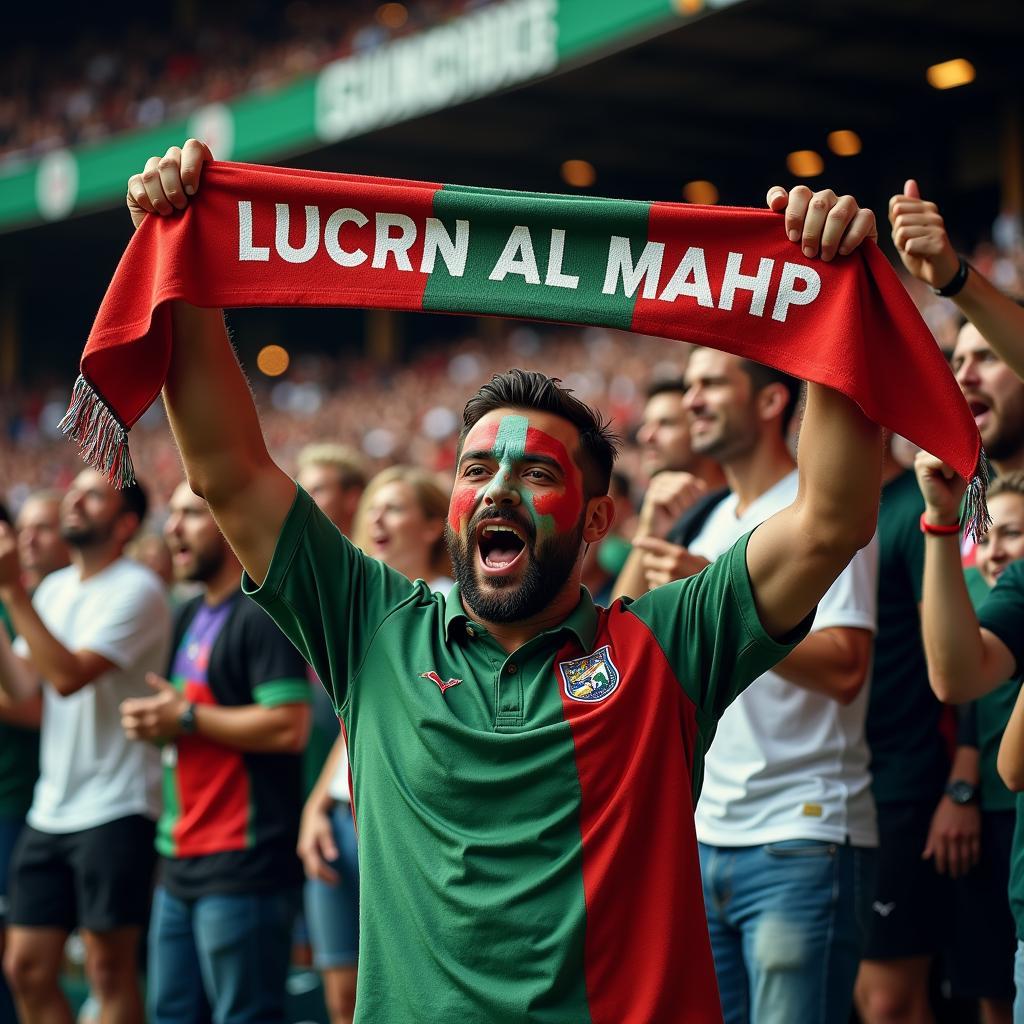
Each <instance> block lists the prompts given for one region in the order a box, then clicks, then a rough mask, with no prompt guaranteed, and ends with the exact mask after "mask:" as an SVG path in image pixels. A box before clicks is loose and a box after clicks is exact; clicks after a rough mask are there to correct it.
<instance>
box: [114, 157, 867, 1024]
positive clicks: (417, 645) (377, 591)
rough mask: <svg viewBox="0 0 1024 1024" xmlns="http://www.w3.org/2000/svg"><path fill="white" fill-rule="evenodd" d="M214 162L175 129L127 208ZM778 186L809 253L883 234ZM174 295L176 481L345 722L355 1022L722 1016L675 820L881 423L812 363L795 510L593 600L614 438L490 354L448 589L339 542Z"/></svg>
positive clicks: (854, 532) (208, 333) (552, 385)
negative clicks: (631, 592) (653, 582)
mask: <svg viewBox="0 0 1024 1024" xmlns="http://www.w3.org/2000/svg"><path fill="white" fill-rule="evenodd" d="M207 158H208V153H207V151H206V150H205V147H204V146H202V145H201V144H199V143H197V142H195V141H190V142H188V143H186V145H185V147H184V149H183V150H179V149H177V148H173V149H172V150H170V151H168V153H167V154H166V156H165V157H164V158H162V159H160V158H153V159H151V160H150V162H149V163H148V164H147V167H146V170H145V171H144V172H143V173H142V174H140V175H135V176H133V178H132V179H131V180H130V182H129V197H128V202H129V207H130V209H131V212H132V216H133V220H134V222H135V224H136V226H138V225H139V224H141V223H142V222H143V221H144V220H145V219H146V217H147V216H148V215H150V214H153V213H156V214H159V215H161V216H173V215H174V214H175V212H176V211H178V210H181V209H183V208H185V207H186V205H187V204H188V202H189V197H190V196H193V195H195V194H196V192H197V191H198V190H199V188H200V177H201V171H202V166H203V163H204V161H205V159H207ZM769 199H770V204H771V206H772V208H773V209H776V210H778V211H782V210H783V209H784V208H785V210H786V216H785V218H784V220H780V223H779V230H785V231H786V232H787V233H788V234H789V236H790V238H791V239H792V240H793V242H794V243H796V242H800V243H801V245H802V249H803V254H804V256H805V257H806V258H808V259H810V258H814V257H817V256H819V255H820V257H821V259H822V260H824V261H826V262H828V261H831V260H832V259H833V257H835V255H836V254H837V252H841V253H846V252H848V251H850V250H852V249H854V248H856V247H857V246H858V245H859V244H860V242H862V241H863V240H864V239H865V238H866V237H868V236H873V235H874V220H873V217H872V215H871V214H870V212H868V211H862V210H859V208H858V207H857V205H856V203H855V202H854V201H853V200H852V198H850V197H844V198H843V199H841V200H837V199H836V197H835V196H834V194H833V193H831V192H823V193H817V194H815V195H814V196H813V197H812V195H811V194H810V192H809V190H807V189H804V188H801V189H797V190H794V192H793V193H792V194H789V193H787V192H786V191H785V190H784V189H782V188H779V187H776V188H774V189H772V191H771V193H770V194H769ZM197 212H198V211H197ZM170 317H171V320H172V324H173V349H172V355H171V361H170V366H169V371H168V374H167V377H166V384H165V389H164V397H165V402H166V405H167V409H168V415H169V418H170V422H171V425H172V429H173V430H174V434H175V438H176V440H177V443H178V445H179V447H180V449H181V452H182V455H183V458H184V461H185V467H186V471H187V474H188V479H189V482H190V484H191V485H192V487H193V489H194V490H195V491H196V492H197V493H200V494H202V495H203V496H204V497H205V498H206V499H207V501H208V502H209V503H210V507H211V508H212V510H213V512H214V514H215V516H216V518H217V520H218V523H219V525H220V526H221V528H222V530H223V532H224V534H225V536H227V538H228V539H229V541H230V542H231V544H232V546H233V547H234V549H235V551H236V553H237V554H238V556H239V559H240V561H241V562H242V564H243V566H244V567H245V569H246V573H247V575H246V577H244V578H243V583H244V586H245V588H246V590H247V592H249V593H250V594H252V596H253V597H254V598H255V599H256V600H257V601H259V602H260V603H262V604H263V605H264V606H265V607H266V608H267V609H268V611H270V613H271V614H272V615H273V616H274V617H275V618H276V619H277V621H278V622H279V624H280V625H281V627H282V629H283V630H284V631H285V632H286V633H287V634H288V635H289V636H290V637H291V638H292V639H293V640H294V641H295V643H296V644H297V646H298V647H299V648H300V650H301V651H302V652H303V654H304V655H305V656H306V657H307V658H308V660H309V661H310V662H311V663H312V664H313V666H314V667H315V668H316V669H317V671H318V673H319V675H320V676H321V678H322V679H323V680H324V681H325V684H326V685H327V686H328V688H329V690H330V691H331V693H332V696H333V698H334V701H335V704H336V706H337V708H338V710H339V713H340V714H341V716H342V719H343V724H344V726H345V728H346V731H347V733H348V737H349V742H350V750H351V757H352V775H353V788H354V796H355V801H354V802H355V814H356V820H357V822H358V824H359V829H360V843H361V856H362V859H363V869H364V876H363V886H364V894H365V895H366V897H367V898H366V899H365V900H364V902H363V906H364V908H365V913H364V920H363V925H364V926H365V929H364V933H363V950H362V953H363V956H362V959H361V970H360V978H359V990H358V995H357V1011H356V1012H357V1020H360V1021H363V1022H369V1021H391V1020H412V1019H439V1020H440V1019H444V1020H454V1019H460V1018H461V1019H467V1020H505V1019H527V1018H529V1019H532V1020H552V1021H554V1020H569V1019H571V1020H591V1021H593V1022H595V1024H596V1022H599V1021H600V1022H607V1024H641V1022H643V1024H651V1022H669V1021H683V1020H685V1021H693V1022H705V1021H706V1022H718V1021H720V1020H721V1010H720V1007H719V1002H718V997H717V992H716V986H715V977H714V968H713V964H712V961H711V952H710V946H709V943H708V938H707V929H706V925H705V922H704V918H703V909H702V897H701V889H700V874H699V867H698V864H697V857H696V847H695V841H694V835H693V817H692V806H693V800H694V799H695V797H696V794H697V793H698V792H699V788H700V780H701V774H702V760H703V753H704V751H705V750H706V749H707V746H708V745H709V744H710V742H711V738H712V736H713V733H714V729H715V723H716V721H717V718H718V717H719V716H720V715H721V713H722V711H723V710H724V708H725V706H726V705H727V704H728V703H729V702H730V701H731V700H732V699H733V698H734V697H735V696H736V695H737V694H738V693H739V692H740V691H741V690H742V689H743V688H744V687H745V686H746V685H747V684H748V683H749V682H750V681H751V680H752V679H753V678H754V677H756V676H757V675H759V674H760V673H761V672H762V671H764V670H765V669H766V668H767V667H769V666H770V665H771V664H773V663H774V662H776V661H777V660H779V659H780V658H781V657H783V656H784V655H785V654H786V653H787V652H788V651H789V650H790V649H791V648H792V646H793V645H794V644H795V643H796V642H798V641H799V640H800V639H801V638H802V636H803V635H804V634H805V632H806V629H807V626H808V624H809V617H810V615H811V613H812V611H813V609H814V607H815V605H816V603H817V601H818V599H819V598H820V597H821V596H822V594H824V593H825V591H826V590H827V589H828V587H829V586H830V585H831V583H832V581H833V580H834V579H835V578H836V576H837V575H838V574H839V572H840V571H841V569H842V568H843V567H844V566H845V565H846V564H847V563H848V562H849V560H850V558H851V557H852V556H853V554H854V553H855V552H856V551H857V550H858V549H859V548H860V547H861V546H863V545H864V544H866V543H867V542H868V541H869V540H870V539H871V537H872V535H873V533H874V529H875V518H876V512H877V502H878V491H879V479H880V462H881V439H880V432H879V430H878V428H877V427H876V426H875V425H874V424H872V423H871V422H870V421H869V420H868V419H867V418H866V417H865V416H864V415H863V414H862V413H861V412H860V411H859V409H858V408H857V406H856V405H855V404H854V403H853V402H852V401H850V400H849V399H847V398H846V397H844V396H842V395H840V394H839V393H838V392H836V391H833V390H831V389H829V388H826V387H823V386H816V385H812V386H811V387H810V389H809V394H808V402H807V414H806V421H805V431H804V436H805V438H809V439H813V440H812V441H808V442H807V443H805V444H804V445H802V447H801V451H800V453H799V454H800V458H799V473H800V480H799V488H798V494H797V498H796V500H795V501H794V503H793V504H792V505H790V506H789V507H788V508H786V509H784V510H783V511H781V512H779V513H778V514H777V515H776V516H774V517H773V518H771V519H769V520H768V521H767V522H766V523H764V524H763V525H762V526H760V527H759V528H758V529H757V530H756V531H754V532H753V533H752V534H750V535H748V536H747V537H744V538H742V539H741V540H740V541H739V542H738V543H737V544H736V545H735V546H734V547H733V549H732V551H731V552H729V553H727V554H724V555H723V556H722V557H721V558H720V559H719V560H718V561H717V562H716V563H715V565H714V566H713V567H711V568H709V569H708V570H707V571H706V572H704V573H701V574H700V575H698V576H697V577H695V578H694V579H692V580H688V581H683V582H681V583H676V584H672V585H670V586H667V587H663V588H659V589H658V590H656V591H653V592H651V593H650V594H648V595H645V596H644V597H643V598H641V599H639V600H638V601H636V602H634V603H633V604H631V605H624V604H619V603H616V604H615V605H613V606H612V608H611V609H610V610H607V611H605V610H603V609H597V608H595V607H594V605H593V603H592V602H591V601H590V598H589V595H588V594H587V593H586V592H585V591H581V589H580V585H579V575H580V565H581V560H582V557H583V554H584V551H585V549H586V546H587V545H589V544H591V543H595V542H598V541H599V540H600V539H601V538H602V537H603V536H604V535H605V534H606V533H607V531H608V529H609V527H610V525H611V522H610V506H611V501H610V499H609V498H608V497H607V493H606V491H607V485H608V476H609V473H610V469H611V464H612V461H613V458H614V441H613V439H612V438H611V437H610V436H609V435H608V434H607V431H606V429H605V428H604V427H603V426H602V424H601V422H600V421H599V420H598V419H597V417H596V416H595V415H594V414H593V413H592V412H591V411H590V410H589V409H587V408H586V407H585V406H583V405H582V403H579V402H578V401H577V400H576V399H574V398H573V397H572V396H571V395H570V394H568V393H567V392H565V391H564V390H563V389H561V388H559V387H558V386H557V382H554V381H552V380H550V379H548V378H544V377H543V376H542V375H540V374H534V373H529V372H524V371H512V372H510V373H508V374H504V375H502V376H500V377H496V378H495V379H494V380H493V381H492V382H491V383H490V384H488V385H485V386H484V387H483V388H481V390H480V392H479V393H478V394H477V395H476V396H475V397H474V398H473V399H471V400H470V402H469V404H468V405H467V409H466V413H465V417H464V424H465V425H464V429H463V432H462V436H461V439H460V441H461V443H460V450H459V457H458V465H457V470H456V484H455V489H454V493H453V496H452V503H451V509H450V515H449V529H448V537H449V546H450V550H451V552H452V556H453V561H454V562H455V564H456V566H457V569H458V573H457V574H458V577H459V586H458V587H456V588H455V590H453V591H452V594H451V595H450V597H449V598H448V599H447V600H446V599H442V598H434V597H432V596H431V595H430V594H429V592H428V591H427V590H426V588H425V586H424V585H423V584H422V583H421V584H410V583H409V582H408V581H406V580H405V579H404V578H402V579H399V578H398V576H397V574H395V573H392V572H390V571H389V570H387V569H386V568H385V567H383V566H381V565H380V564H379V563H376V562H375V561H374V560H372V559H368V558H366V557H364V556H362V555H361V554H360V553H358V552H357V551H356V550H355V549H354V548H352V546H351V545H350V544H348V542H347V541H345V539H344V538H342V537H341V535H340V534H339V533H338V532H337V530H335V529H334V527H333V526H331V524H330V523H329V521H328V520H327V519H326V518H325V517H323V516H322V514H320V513H319V512H318V510H317V509H316V508H315V507H314V506H313V504H312V502H311V500H310V499H309V497H308V496H307V495H306V494H305V493H304V492H302V491H301V490H299V491H298V492H297V491H296V487H295V484H294V483H293V481H292V480H291V479H290V478H289V477H288V476H287V475H286V474H285V473H284V472H283V471H282V470H280V469H279V468H278V467H277V465H276V464H275V463H274V462H273V460H272V459H271V457H270V455H269V454H268V452H267V449H266V445H265V442H264V439H263V436H262V433H261V430H260V425H259V421H258V418H257V415H256V411H255V407H254V406H253V403H252V399H251V396H250V394H249V390H248V387H247V385H246V382H245V379H244V376H243V375H242V372H241V370H240V368H239V366H238V363H237V361H236V359H235V356H234V354H233V352H232V350H231V347H230V344H229V342H228V338H227V334H226V332H225V328H224V320H223V315H222V313H221V312H220V311H219V310H214V309H200V308H196V307H194V306H190V305H187V304H185V303H184V302H175V303H174V304H173V305H172V306H171V310H170ZM837 465H838V466H842V467H843V471H842V472H841V473H836V472H835V467H836V466H837Z"/></svg>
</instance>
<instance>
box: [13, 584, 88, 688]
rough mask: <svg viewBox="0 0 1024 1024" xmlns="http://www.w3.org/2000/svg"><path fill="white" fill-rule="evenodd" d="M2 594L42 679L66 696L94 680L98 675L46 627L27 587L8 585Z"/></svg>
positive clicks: (17, 630) (16, 630)
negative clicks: (84, 664)
mask: <svg viewBox="0 0 1024 1024" xmlns="http://www.w3.org/2000/svg"><path fill="white" fill-rule="evenodd" d="M2 596H3V600H4V603H5V604H6V605H7V610H8V612H10V616H11V622H13V623H14V629H15V632H16V633H17V634H18V635H19V636H21V637H23V638H24V640H25V643H27V644H28V650H29V655H30V659H31V662H32V665H33V666H34V668H35V670H36V671H37V672H38V673H39V675H40V676H41V677H42V678H43V679H45V680H46V681H47V682H49V683H50V684H51V685H52V686H53V687H54V688H55V689H56V690H57V691H58V692H59V693H61V694H62V695H63V696H68V695H70V694H72V693H74V692H75V691H77V690H80V689H81V688H82V687H83V686H85V685H87V684H88V683H90V682H92V680H93V678H95V676H93V675H91V674H90V673H89V672H88V670H86V669H85V668H84V667H83V665H82V662H81V660H80V659H79V657H78V656H77V654H76V653H75V652H74V651H69V650H68V649H67V648H66V647H65V646H64V645H63V644H62V643H61V642H60V641H59V640H58V639H57V638H56V637H55V636H54V635H53V634H52V633H51V632H50V631H49V630H48V629H47V628H46V624H45V623H44V622H43V620H42V619H41V618H40V617H39V613H38V612H37V611H36V610H35V607H34V606H33V604H32V599H31V598H30V597H29V596H28V593H27V591H26V590H25V589H24V587H21V586H13V587H5V588H4V591H3V595H2Z"/></svg>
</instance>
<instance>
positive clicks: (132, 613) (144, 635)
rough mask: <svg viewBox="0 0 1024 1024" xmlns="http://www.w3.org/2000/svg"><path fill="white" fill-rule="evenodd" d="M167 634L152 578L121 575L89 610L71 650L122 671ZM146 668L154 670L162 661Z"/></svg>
mask: <svg viewBox="0 0 1024 1024" xmlns="http://www.w3.org/2000/svg"><path fill="white" fill-rule="evenodd" d="M44 596H45V595H44ZM170 633H171V611H170V607H169V606H168V604H167V598H166V596H165V594H164V592H163V589H162V588H161V586H160V584H159V582H158V581H157V580H156V578H155V577H153V578H152V579H149V578H148V577H147V576H145V575H143V574H142V573H139V574H135V573H133V574H131V575H128V574H125V575H124V577H123V578H122V579H121V580H119V581H118V586H117V587H116V588H115V587H110V588H109V591H108V593H106V594H105V595H104V599H103V602H102V604H99V603H98V604H97V605H96V606H95V607H94V608H93V609H92V613H91V614H90V616H89V618H88V621H87V622H86V623H85V624H84V625H83V627H82V628H81V630H80V631H79V632H78V633H77V635H76V637H75V648H76V650H79V651H92V652H93V653H94V654H99V655H102V656H103V657H104V658H106V659H107V660H108V661H110V662H112V663H113V664H114V665H116V666H117V667H118V668H119V669H121V670H125V669H128V668H130V667H131V666H132V665H134V664H136V663H137V662H138V661H139V659H140V658H142V657H143V656H144V655H145V654H146V653H147V652H148V651H151V650H153V648H154V645H156V644H166V641H167V639H168V638H169V637H170ZM161 650H162V651H163V650H166V647H165V646H162V647H161ZM162 656H163V655H162V654H161V657H162ZM149 667H151V668H153V669H154V670H158V669H160V668H162V667H163V661H161V662H160V664H159V665H152V666H149Z"/></svg>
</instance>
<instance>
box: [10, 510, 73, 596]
mask: <svg viewBox="0 0 1024 1024" xmlns="http://www.w3.org/2000/svg"><path fill="white" fill-rule="evenodd" d="M60 502H61V495H60V492H59V491H36V492H34V493H32V494H30V495H29V496H28V498H27V499H26V500H25V503H24V504H23V505H22V506H21V510H20V511H19V512H18V519H17V524H16V525H17V530H18V557H19V558H20V559H21V570H22V579H23V581H24V584H25V588H26V589H27V590H28V591H29V593H31V592H32V591H34V590H35V589H36V587H37V586H39V583H40V581H41V580H42V579H43V577H44V576H49V574H50V573H51V572H56V571H57V570H58V569H63V568H64V566H66V565H67V564H68V562H70V560H71V555H70V552H69V551H68V546H67V544H66V543H65V541H64V538H63V536H61V532H60Z"/></svg>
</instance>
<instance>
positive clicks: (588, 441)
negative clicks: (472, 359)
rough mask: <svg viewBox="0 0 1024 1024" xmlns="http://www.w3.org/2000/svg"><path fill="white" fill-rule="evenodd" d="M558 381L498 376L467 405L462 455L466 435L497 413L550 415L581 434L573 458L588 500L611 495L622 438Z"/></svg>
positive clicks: (526, 374) (534, 375) (515, 372)
mask: <svg viewBox="0 0 1024 1024" xmlns="http://www.w3.org/2000/svg"><path fill="white" fill-rule="evenodd" d="M561 383H562V382H561V381H560V380H559V379H558V378H557V377H547V376H545V375H544V374H543V373H538V372H537V371H536V370H519V369H512V370H509V371H508V372H507V373H497V374H495V375H494V376H493V377H492V378H491V379H490V381H489V382H488V383H487V384H484V386H483V387H482V388H480V390H479V391H478V392H477V393H476V394H475V395H474V396H473V397H472V398H471V399H470V400H469V401H468V402H467V403H466V408H465V410H464V411H463V413H462V432H461V433H460V434H459V451H460V452H461V451H462V445H463V442H464V441H465V440H466V435H467V434H468V433H469V432H470V431H471V430H472V429H473V427H474V426H476V424H477V423H478V422H479V421H480V420H481V419H483V417H484V416H486V415H487V414H488V413H489V412H493V411H494V410H495V409H526V410H530V409H533V410H536V411H537V412H550V413H554V414H555V415H556V416H561V417H562V419H564V420H568V421H569V422H570V423H571V424H572V425H573V426H574V427H575V428H576V429H577V430H578V431H579V433H580V444H579V449H578V450H577V451H576V452H575V453H574V457H575V458H576V461H577V463H578V465H579V467H580V469H581V470H583V487H584V490H585V491H586V496H587V497H588V498H593V497H596V496H599V495H603V494H607V493H608V481H609V479H610V478H611V473H612V465H613V464H614V463H615V456H616V455H617V454H618V449H619V443H620V442H619V438H618V437H617V436H616V435H615V434H614V433H613V432H612V430H611V429H610V427H609V424H608V422H607V420H605V419H603V418H602V417H601V416H600V415H599V414H598V413H596V412H594V410H593V409H591V408H590V407H589V406H587V405H584V404H583V402H581V401H580V400H579V399H578V398H576V397H575V395H573V393H572V390H571V389H570V388H563V387H561V386H560V385H561Z"/></svg>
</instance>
